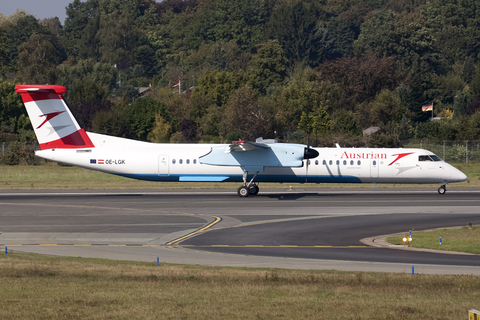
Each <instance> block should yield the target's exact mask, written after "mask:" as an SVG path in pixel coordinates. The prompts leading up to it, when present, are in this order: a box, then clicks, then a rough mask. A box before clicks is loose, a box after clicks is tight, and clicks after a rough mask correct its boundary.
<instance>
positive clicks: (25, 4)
mask: <svg viewBox="0 0 480 320" xmlns="http://www.w3.org/2000/svg"><path fill="white" fill-rule="evenodd" d="M71 2H73V0H0V13H1V14H3V15H4V16H9V15H11V14H12V13H14V12H15V11H17V9H23V10H25V11H26V12H27V13H30V14H32V15H34V16H35V18H37V19H45V18H53V17H58V18H59V19H60V22H61V23H62V25H63V24H64V22H65V18H66V17H67V14H66V13H65V12H66V9H65V8H66V7H67V6H68V4H69V3H71ZM82 2H84V1H82Z"/></svg>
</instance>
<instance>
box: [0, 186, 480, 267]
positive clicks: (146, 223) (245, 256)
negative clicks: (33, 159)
mask: <svg viewBox="0 0 480 320" xmlns="http://www.w3.org/2000/svg"><path fill="white" fill-rule="evenodd" d="M469 223H472V224H480V190H476V189H467V188H451V189H449V191H448V192H447V193H446V194H445V195H439V194H437V192H436V189H434V188H432V189H429V188H379V189H369V188H350V189H302V188H298V187H297V188H293V190H290V189H284V190H281V189H265V190H264V189H262V190H261V192H260V194H259V195H257V196H255V197H248V198H239V197H238V196H237V195H236V192H234V191H232V190H223V189H220V190H178V191H172V190H168V191H136V190H129V191H120V190H112V191H103V190H102V191H74V190H66V191H47V190H34V191H0V232H2V233H1V234H0V246H7V247H8V249H9V250H17V251H25V252H36V253H43V254H53V255H68V256H81V257H97V258H108V259H121V260H137V261H152V262H154V261H156V259H157V257H158V258H159V260H160V261H163V262H171V263H188V264H202V265H222V266H249V267H275V268H298V269H337V270H358V271H386V272H411V268H412V266H414V267H415V270H416V272H417V273H443V274H480V255H465V254H448V253H437V252H424V251H415V250H398V249H394V247H391V246H389V245H388V244H384V245H383V246H380V247H378V246H377V247H375V246H370V245H369V242H368V241H373V240H374V239H378V238H379V236H381V235H386V234H392V233H405V234H407V233H408V231H409V230H414V231H415V230H427V229H432V228H443V227H452V226H464V225H468V224H469ZM365 238H369V239H370V240H368V241H367V242H365V241H363V242H362V241H361V240H362V239H365ZM371 244H374V243H373V242H372V243H371Z"/></svg>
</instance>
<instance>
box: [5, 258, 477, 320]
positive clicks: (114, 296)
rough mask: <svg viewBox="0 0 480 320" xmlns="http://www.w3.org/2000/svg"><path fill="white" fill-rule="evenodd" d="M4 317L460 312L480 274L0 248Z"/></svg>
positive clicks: (455, 315)
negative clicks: (138, 259) (212, 263)
mask: <svg viewBox="0 0 480 320" xmlns="http://www.w3.org/2000/svg"><path fill="white" fill-rule="evenodd" d="M0 281H1V286H0V299H1V301H2V308H0V318H1V319H20V318H21V319H392V318H394V319H464V318H466V316H467V311H468V310H469V309H471V308H475V307H476V308H477V309H478V302H479V301H480V278H479V277H477V276H465V275H464V276H435V275H415V276H412V275H409V274H386V273H360V272H356V273H345V272H332V271H296V270H275V269H273V270H272V269H241V268H222V267H202V266H179V265H171V264H161V265H160V266H156V264H155V263H150V264H148V263H134V262H116V261H106V260H94V259H77V258H57V257H45V256H37V255H29V254H18V253H15V254H11V253H9V254H8V255H7V256H2V257H0Z"/></svg>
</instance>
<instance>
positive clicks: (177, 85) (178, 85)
mask: <svg viewBox="0 0 480 320" xmlns="http://www.w3.org/2000/svg"><path fill="white" fill-rule="evenodd" d="M175 87H180V81H178V83H177V84H176V85H174V86H173V87H172V88H175Z"/></svg>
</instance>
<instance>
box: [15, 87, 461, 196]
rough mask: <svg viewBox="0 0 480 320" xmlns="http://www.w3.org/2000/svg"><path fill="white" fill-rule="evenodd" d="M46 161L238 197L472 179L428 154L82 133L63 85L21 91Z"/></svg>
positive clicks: (40, 154) (40, 153)
mask: <svg viewBox="0 0 480 320" xmlns="http://www.w3.org/2000/svg"><path fill="white" fill-rule="evenodd" d="M15 91H16V92H19V93H20V94H21V96H22V99H23V102H24V104H25V107H26V109H27V112H28V115H29V117H30V121H31V122H32V126H33V128H34V131H35V134H36V136H37V139H38V142H39V144H40V150H38V151H36V152H35V155H36V156H38V157H41V158H44V159H48V160H52V161H57V162H62V163H65V164H69V165H74V166H79V167H82V168H86V169H91V170H97V171H101V172H107V173H111V174H116V175H120V176H124V177H129V178H134V179H140V180H150V181H211V182H241V183H242V185H241V186H240V187H239V188H238V190H237V193H238V195H239V196H240V197H248V196H250V195H256V194H258V192H259V190H260V189H259V186H258V184H259V183H260V182H288V183H291V182H298V183H305V182H308V183H372V184H374V185H376V184H377V183H392V184H404V183H414V184H422V183H439V184H441V186H440V187H439V188H438V193H439V194H444V193H445V192H446V190H447V189H446V185H447V183H450V182H461V181H465V180H466V179H467V176H466V175H465V174H463V173H462V172H461V171H459V170H457V169H456V168H454V167H453V166H451V165H450V164H448V163H446V162H444V161H442V160H441V159H440V158H439V157H438V156H436V155H435V154H433V153H432V152H430V151H427V150H423V149H402V148H341V147H339V146H338V145H337V147H336V148H312V147H310V146H307V145H302V144H291V143H277V141H275V140H263V139H261V138H259V139H257V141H255V142H244V141H234V142H232V143H229V144H169V143H149V142H142V141H136V140H130V139H125V138H118V137H113V136H108V135H103V134H97V133H92V132H86V131H85V130H84V129H82V128H80V126H79V125H78V123H77V121H76V120H75V118H74V116H73V115H72V113H71V112H70V109H69V108H68V106H67V104H66V103H65V101H64V100H63V98H62V93H64V92H66V91H67V89H66V88H65V87H62V86H57V85H16V86H15Z"/></svg>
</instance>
